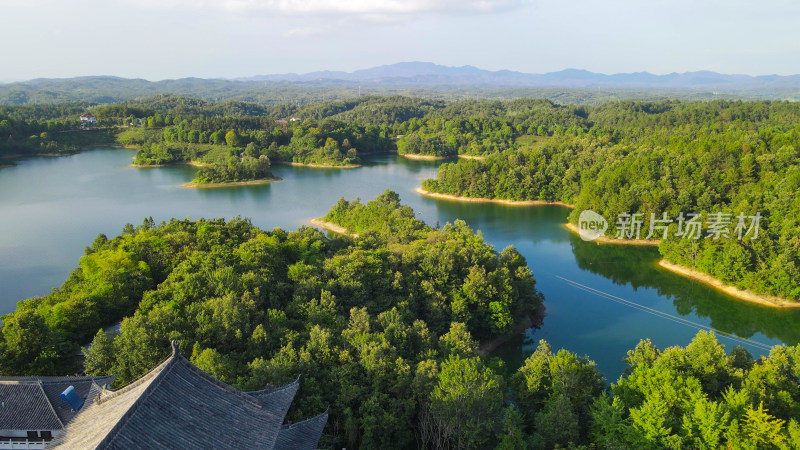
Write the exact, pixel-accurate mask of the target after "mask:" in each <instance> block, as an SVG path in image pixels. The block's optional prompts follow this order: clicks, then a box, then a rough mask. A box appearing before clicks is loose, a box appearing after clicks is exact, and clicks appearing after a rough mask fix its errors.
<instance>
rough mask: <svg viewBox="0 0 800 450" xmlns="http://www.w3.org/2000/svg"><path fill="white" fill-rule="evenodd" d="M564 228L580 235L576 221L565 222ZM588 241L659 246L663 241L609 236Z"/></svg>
mask: <svg viewBox="0 0 800 450" xmlns="http://www.w3.org/2000/svg"><path fill="white" fill-rule="evenodd" d="M564 228H566V229H568V230H569V231H571V232H573V233H575V234H577V235H580V232H579V231H578V227H577V226H576V225H575V224H574V223H569V222H567V223H565V224H564ZM587 242H597V243H598V244H615V245H638V246H644V247H658V244H660V243H661V240H660V239H617V238H612V237H608V236H600V237H598V238H597V239H592V240H591V241H587Z"/></svg>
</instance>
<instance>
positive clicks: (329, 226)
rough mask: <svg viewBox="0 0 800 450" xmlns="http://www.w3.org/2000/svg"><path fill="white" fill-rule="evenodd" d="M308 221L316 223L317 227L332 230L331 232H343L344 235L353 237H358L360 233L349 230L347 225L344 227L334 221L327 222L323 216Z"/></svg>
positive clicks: (312, 223)
mask: <svg viewBox="0 0 800 450" xmlns="http://www.w3.org/2000/svg"><path fill="white" fill-rule="evenodd" d="M308 223H310V224H311V225H314V226H315V227H319V228H322V229H323V230H327V231H330V232H332V233H336V234H341V235H342V236H349V237H352V238H357V237H358V233H351V232H349V231H347V228H345V227H343V226H341V225H336V224H335V223H333V222H326V221H324V220H322V218H319V219H310V220H309V221H308Z"/></svg>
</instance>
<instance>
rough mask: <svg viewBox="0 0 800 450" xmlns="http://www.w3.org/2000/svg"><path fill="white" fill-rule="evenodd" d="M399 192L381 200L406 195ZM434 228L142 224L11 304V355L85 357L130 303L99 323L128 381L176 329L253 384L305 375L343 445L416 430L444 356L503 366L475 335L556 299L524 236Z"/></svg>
mask: <svg viewBox="0 0 800 450" xmlns="http://www.w3.org/2000/svg"><path fill="white" fill-rule="evenodd" d="M388 198H393V199H394V198H396V194H393V193H387V194H385V195H384V196H382V197H381V198H379V199H378V200H376V202H378V203H382V204H384V205H389V204H391V205H393V206H392V208H395V209H398V210H403V211H405V209H406V208H407V207H403V206H401V205H399V202H398V203H396V204H394V203H392V202H391V201H388V200H387V199H388ZM402 214H403V213H398V215H402ZM412 217H413V213H412ZM375 220H376V221H377V220H378V219H377V218H375ZM375 228H378V227H377V226H376V227H375ZM419 231H420V228H419V227H418V226H417V227H416V228H415V229H413V230H409V233H410V234H409V236H408V237H402V236H400V237H399V238H398V239H396V240H392V242H387V241H386V240H385V239H384V237H383V235H380V234H377V233H373V234H369V236H365V238H363V239H359V240H356V241H353V240H351V239H347V238H340V237H334V238H333V239H328V238H326V237H325V236H324V235H323V234H322V233H320V232H318V231H315V230H313V229H311V228H305V227H304V228H301V229H299V230H297V231H296V232H291V233H288V232H286V231H283V230H280V229H276V230H273V231H270V232H266V231H263V230H259V229H258V228H256V227H254V226H252V225H251V224H250V222H249V221H247V220H242V219H233V220H230V221H224V220H198V221H191V220H174V219H173V220H171V221H169V222H166V223H161V224H158V225H157V224H155V223H154V222H153V221H152V220H146V221H145V222H144V223H143V224H142V225H140V226H138V227H135V228H134V227H133V226H127V227H126V229H125V230H124V232H123V234H121V235H120V236H117V237H115V238H113V239H107V238H106V237H105V236H102V235H101V236H99V237H98V238H97V239H96V240H95V242H94V243H93V244H92V245H91V246H90V247H87V249H86V255H85V256H84V257H83V258H81V261H80V265H79V267H78V268H76V269H75V270H74V271H73V273H72V274H71V275H70V278H69V279H68V280H67V282H65V283H64V285H63V286H62V287H61V288H59V289H56V290H54V291H53V292H52V293H51V294H49V295H47V296H43V297H39V298H34V299H29V300H25V301H22V302H20V304H19V306H18V309H17V311H15V312H14V313H11V314H8V315H6V316H5V317H3V328H2V333H0V349H1V350H2V354H1V355H2V357H0V371H1V372H2V373H3V374H33V373H35V374H40V375H45V374H69V373H74V372H75V371H76V370H78V369H77V366H76V365H75V364H76V360H75V358H74V355H75V354H76V351H77V350H78V348H79V345H80V344H84V343H86V342H88V341H89V340H91V339H92V335H95V333H97V330H98V328H100V327H103V326H106V325H110V324H112V323H114V322H116V321H119V320H121V319H123V318H124V320H122V325H121V332H120V334H119V335H118V336H116V337H112V336H110V335H106V334H105V333H103V332H102V331H101V332H99V333H97V334H96V336H95V338H94V341H93V346H92V347H91V349H90V350H88V351H87V357H86V369H87V370H88V371H89V372H90V373H100V372H103V373H113V374H114V375H115V377H116V380H117V384H118V385H124V384H126V383H129V382H131V381H133V380H135V379H136V378H137V377H139V376H141V375H142V374H144V373H145V372H146V371H148V370H149V369H151V368H152V367H153V366H154V365H156V364H157V363H158V362H159V361H160V360H161V359H162V358H164V357H165V356H166V353H165V352H167V351H168V348H169V346H168V345H167V344H168V343H169V341H170V340H173V339H176V340H178V341H179V342H180V343H181V345H182V347H183V348H184V351H186V352H187V354H192V360H193V362H195V363H196V364H197V365H198V366H200V367H201V368H202V369H203V370H206V371H208V372H210V373H211V374H213V375H214V376H216V377H218V378H220V379H221V380H223V381H226V382H228V383H232V384H235V385H237V386H239V387H242V388H245V389H262V388H263V387H264V385H265V384H266V383H268V382H269V383H283V382H287V381H291V380H293V379H294V378H295V377H297V376H298V375H301V376H302V377H303V380H304V381H303V394H302V395H301V396H302V399H301V400H300V401H299V402H298V403H297V406H296V410H295V411H294V412H293V413H292V418H293V419H297V418H301V417H302V415H303V414H306V412H307V411H308V410H310V409H312V408H317V409H319V408H320V407H321V408H322V409H325V408H328V407H330V410H331V417H332V420H331V422H330V423H331V424H332V425H331V428H330V430H329V431H328V433H329V435H330V440H331V442H335V443H336V445H337V446H339V447H342V446H355V445H359V444H360V445H362V446H364V447H384V448H385V447H386V446H401V447H409V446H413V444H414V442H415V434H414V429H415V426H416V425H415V424H416V420H417V411H418V409H419V408H421V406H420V405H423V404H426V405H427V402H428V398H429V396H430V392H431V391H432V389H433V387H434V385H435V384H436V376H437V373H438V367H439V364H440V363H442V362H444V361H447V360H449V359H451V358H456V357H457V356H458V358H462V359H470V360H472V361H473V364H475V363H479V364H480V365H481V366H487V367H489V366H490V363H489V362H487V361H484V360H482V359H480V358H479V357H478V355H477V353H476V348H477V342H476V341H474V340H473V339H479V340H485V339H491V338H493V337H496V336H503V335H506V334H508V333H509V332H510V331H511V326H512V325H513V321H514V318H515V317H520V316H524V315H526V314H535V311H536V310H537V308H538V307H539V306H540V304H541V301H542V298H541V295H540V294H539V293H537V291H536V289H535V281H534V279H533V277H532V274H531V272H530V270H529V269H528V267H527V265H526V263H525V260H524V258H523V257H522V256H521V255H519V253H517V252H516V251H515V250H514V249H512V248H508V249H505V250H503V251H502V252H500V253H498V252H496V251H495V250H494V249H493V248H492V247H491V246H490V245H488V244H487V243H486V242H484V241H483V239H482V238H481V237H479V236H477V235H476V234H475V233H473V231H472V230H471V229H469V228H468V227H467V226H466V225H465V224H464V223H463V222H457V223H456V224H454V225H448V226H446V227H445V228H444V229H442V230H433V229H430V228H425V229H424V231H425V233H424V234H422V235H420V234H419ZM393 233H402V231H401V230H397V229H394V230H393ZM473 336H474V338H473ZM454 364H456V363H454ZM498 364H500V363H499V362H497V361H495V362H492V363H491V367H499V366H498ZM498 387H499V385H498ZM501 397H502V396H501ZM437 414H439V413H437ZM442 414H443V413H442ZM436 417H440V418H441V416H438V415H437V416H436ZM389 418H391V420H389Z"/></svg>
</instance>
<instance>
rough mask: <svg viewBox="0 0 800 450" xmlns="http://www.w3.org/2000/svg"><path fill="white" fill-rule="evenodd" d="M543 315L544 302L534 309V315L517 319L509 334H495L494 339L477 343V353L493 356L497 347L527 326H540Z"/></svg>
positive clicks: (520, 332)
mask: <svg viewBox="0 0 800 450" xmlns="http://www.w3.org/2000/svg"><path fill="white" fill-rule="evenodd" d="M544 315H545V306H544V303H542V304H540V305H539V307H538V308H537V309H536V312H535V315H531V314H528V315H525V316H524V317H522V318H521V319H520V320H519V321H517V323H515V324H514V328H512V329H511V332H510V333H509V334H504V335H502V336H497V337H496V338H494V339H490V340H488V341H485V342H480V343H478V353H479V354H480V355H482V356H484V357H486V358H490V357H492V356H494V355H495V352H497V349H498V348H500V347H502V346H503V345H505V344H506V343H508V341H510V340H512V339H514V338H515V337H517V336H519V335H521V334H522V333H524V332H525V330H527V329H528V328H537V329H538V328H540V327H541V326H542V322H543V320H544Z"/></svg>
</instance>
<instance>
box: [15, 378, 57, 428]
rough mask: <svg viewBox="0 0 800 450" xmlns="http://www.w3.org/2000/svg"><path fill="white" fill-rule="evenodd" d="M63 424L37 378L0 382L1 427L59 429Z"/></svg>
mask: <svg viewBox="0 0 800 450" xmlns="http://www.w3.org/2000/svg"><path fill="white" fill-rule="evenodd" d="M63 427H64V425H63V424H62V423H61V420H59V418H58V415H57V414H56V411H55V410H54V409H53V406H52V405H51V404H50V401H49V400H48V399H47V395H46V394H45V392H44V389H42V385H41V383H38V382H36V381H0V429H3V430H60V429H61V428H63Z"/></svg>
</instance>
